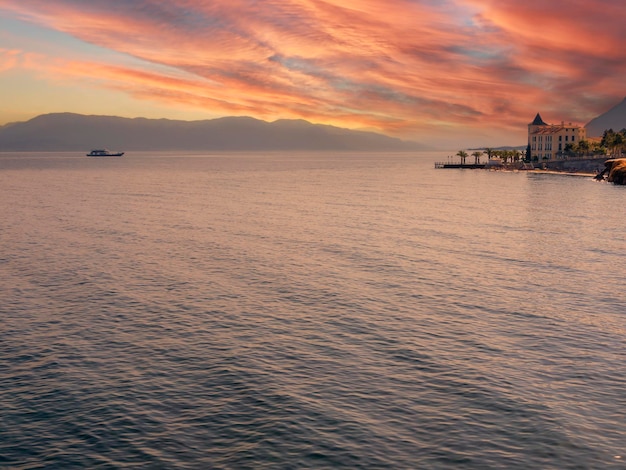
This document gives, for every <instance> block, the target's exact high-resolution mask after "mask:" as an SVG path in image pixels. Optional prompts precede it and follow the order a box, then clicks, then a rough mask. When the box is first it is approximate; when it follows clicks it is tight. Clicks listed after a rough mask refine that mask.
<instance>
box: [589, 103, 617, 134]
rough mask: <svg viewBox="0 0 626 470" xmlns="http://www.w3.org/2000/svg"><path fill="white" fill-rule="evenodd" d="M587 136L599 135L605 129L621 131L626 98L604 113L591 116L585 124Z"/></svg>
mask: <svg viewBox="0 0 626 470" xmlns="http://www.w3.org/2000/svg"><path fill="white" fill-rule="evenodd" d="M585 128H586V129H587V135H588V136H589V137H600V136H602V134H603V133H604V131H605V130H607V129H613V130H614V131H616V132H617V131H621V130H622V129H625V128H626V98H624V100H623V101H622V102H621V103H620V104H618V105H617V106H614V107H613V108H611V109H609V110H608V111H607V112H606V113H604V114H601V115H600V116H598V117H596V118H593V119H592V120H591V121H589V122H588V123H587V125H586V126H585Z"/></svg>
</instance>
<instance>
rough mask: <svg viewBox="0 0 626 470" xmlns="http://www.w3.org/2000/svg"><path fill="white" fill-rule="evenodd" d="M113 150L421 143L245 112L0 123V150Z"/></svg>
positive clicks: (361, 147)
mask: <svg viewBox="0 0 626 470" xmlns="http://www.w3.org/2000/svg"><path fill="white" fill-rule="evenodd" d="M93 148H110V149H112V150H122V151H126V152H128V151H132V150H198V151H204V150H211V151H213V150H223V151H258V150H260V151H270V150H312V151H313V150H318V151H323V150H346V151H368V150H369V151H403V150H423V149H425V147H424V146H422V145H420V144H418V143H415V142H407V141H403V140H400V139H395V138H392V137H388V136H385V135H382V134H376V133H374V132H363V131H353V130H349V129H343V128H339V127H334V126H327V125H319V124H311V123H309V122H307V121H303V120H279V121H275V122H266V121H261V120H258V119H253V118H249V117H226V118H220V119H212V120H205V121H174V120H169V119H145V118H135V119H129V118H121V117H114V116H85V115H81V114H72V113H54V114H44V115H41V116H38V117H36V118H33V119H31V120H30V121H26V122H19V123H11V124H6V125H4V126H1V127H0V151H4V152H6V151H66V150H67V151H87V150H90V149H93Z"/></svg>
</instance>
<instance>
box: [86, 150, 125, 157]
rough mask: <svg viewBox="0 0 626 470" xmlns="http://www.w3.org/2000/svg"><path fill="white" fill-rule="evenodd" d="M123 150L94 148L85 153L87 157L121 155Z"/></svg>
mask: <svg viewBox="0 0 626 470" xmlns="http://www.w3.org/2000/svg"><path fill="white" fill-rule="evenodd" d="M122 155H124V152H111V151H110V150H107V149H94V150H92V151H91V152H89V153H88V154H87V156H88V157H121V156H122Z"/></svg>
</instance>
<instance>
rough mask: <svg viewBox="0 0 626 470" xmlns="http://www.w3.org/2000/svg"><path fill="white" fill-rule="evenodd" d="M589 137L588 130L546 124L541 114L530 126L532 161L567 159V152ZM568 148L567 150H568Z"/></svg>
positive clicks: (578, 127)
mask: <svg viewBox="0 0 626 470" xmlns="http://www.w3.org/2000/svg"><path fill="white" fill-rule="evenodd" d="M586 137H587V132H586V129H585V128H584V127H582V126H578V125H574V124H572V123H571V122H570V123H568V124H566V123H565V122H563V121H561V124H546V123H545V122H543V119H541V116H540V115H539V113H537V116H535V119H534V121H533V122H531V123H530V124H528V145H529V148H530V156H531V158H532V160H535V161H540V160H555V159H559V158H563V157H565V151H566V150H567V149H569V148H570V146H568V144H571V146H574V145H576V144H577V143H578V142H580V141H581V140H585V139H586ZM566 147H567V148H566Z"/></svg>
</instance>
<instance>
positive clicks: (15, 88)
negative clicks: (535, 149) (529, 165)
mask: <svg viewBox="0 0 626 470" xmlns="http://www.w3.org/2000/svg"><path fill="white" fill-rule="evenodd" d="M624 24H626V2H623V1H618V0H586V1H585V0H554V1H546V0H524V1H520V0H89V1H88V2H87V1H84V0H54V1H50V0H0V125H2V124H5V123H8V122H14V121H24V120H28V119H30V118H32V117H35V116H37V115H40V114H45V113H51V112H75V113H81V114H97V115H116V116H124V117H147V118H168V119H182V120H196V119H213V118H217V117H222V116H252V117H255V118H258V119H263V120H266V121H274V120H277V119H305V120H307V121H310V122H313V123H320V124H330V125H335V126H339V127H345V128H350V129H365V130H371V131H376V132H380V133H383V134H387V135H390V136H394V137H399V138H402V139H406V140H413V141H416V142H421V143H424V144H427V145H431V146H435V147H439V148H447V147H450V148H453V147H455V146H459V147H470V146H498V145H523V144H524V143H525V141H526V132H527V124H528V123H529V122H531V121H532V119H533V118H534V116H535V114H536V113H537V112H540V113H541V116H542V117H543V119H544V121H546V122H549V123H560V122H561V121H567V122H575V123H579V124H585V123H586V122H588V121H589V120H591V119H592V118H594V117H595V116H597V115H599V114H601V113H603V112H605V111H607V110H608V109H610V108H611V107H613V106H614V105H616V104H618V103H619V102H620V101H622V100H623V99H624V97H625V96H626V48H625V47H624V44H626V27H624Z"/></svg>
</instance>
